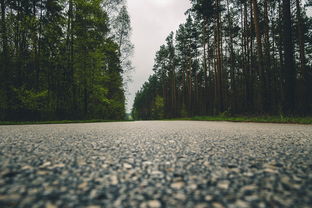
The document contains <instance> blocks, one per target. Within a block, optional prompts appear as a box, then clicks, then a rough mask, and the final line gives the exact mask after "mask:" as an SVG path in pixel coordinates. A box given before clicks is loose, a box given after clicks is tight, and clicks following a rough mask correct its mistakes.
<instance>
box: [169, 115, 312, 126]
mask: <svg viewBox="0 0 312 208" xmlns="http://www.w3.org/2000/svg"><path fill="white" fill-rule="evenodd" d="M173 120H192V121H229V122H254V123H288V124H312V117H283V116H237V117H227V116H195V117H192V118H179V119H173Z"/></svg>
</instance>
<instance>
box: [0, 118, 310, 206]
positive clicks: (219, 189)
mask: <svg viewBox="0 0 312 208" xmlns="http://www.w3.org/2000/svg"><path fill="white" fill-rule="evenodd" d="M311 206H312V126H311V125H280V124H253V123H227V122H196V121H177V122H175V121H168V122H166V121H154V122H124V123H96V124H66V125H33V126H0V207H1V208H3V207H45V208H55V207H88V208H98V207H139V208H145V207H146V208H148V207H150V208H158V207H190V208H191V207H195V208H204V207H214V208H222V207H242V208H244V207H311Z"/></svg>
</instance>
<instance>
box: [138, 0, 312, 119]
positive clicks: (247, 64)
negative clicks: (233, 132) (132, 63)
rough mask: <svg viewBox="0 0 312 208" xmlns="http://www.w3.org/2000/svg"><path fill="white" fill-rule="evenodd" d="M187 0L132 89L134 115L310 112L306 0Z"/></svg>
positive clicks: (311, 46)
mask: <svg viewBox="0 0 312 208" xmlns="http://www.w3.org/2000/svg"><path fill="white" fill-rule="evenodd" d="M190 1H191V5H192V6H191V8H190V9H189V10H188V11H187V12H186V17H187V18H186V22H185V23H183V24H181V25H180V27H179V29H178V30H177V31H176V32H172V33H170V34H169V35H168V37H167V39H166V41H165V43H164V44H163V45H162V46H160V49H159V50H158V52H157V53H156V56H155V64H154V67H153V71H154V74H153V75H151V76H150V78H149V80H148V81H147V82H146V83H145V84H144V85H143V86H142V88H141V90H139V91H138V92H137V93H136V97H135V101H134V105H133V110H132V114H133V117H134V118H136V119H163V118H179V117H192V116H203V115H204V116H208V115H220V114H222V115H255V116H257V115H287V116H311V115H312V96H311V91H312V61H311V60H312V17H311V16H308V15H307V10H308V9H309V8H310V7H311V6H312V1H301V0H274V1H273V0H240V1H236V0H235V1H234V0H190ZM310 9H311V8H310Z"/></svg>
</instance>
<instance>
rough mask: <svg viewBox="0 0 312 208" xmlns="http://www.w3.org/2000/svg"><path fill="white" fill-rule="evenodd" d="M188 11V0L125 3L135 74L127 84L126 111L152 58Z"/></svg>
mask: <svg viewBox="0 0 312 208" xmlns="http://www.w3.org/2000/svg"><path fill="white" fill-rule="evenodd" d="M189 8H190V3H189V0H128V11H129V14H130V17H131V24H132V29H133V31H132V37H131V39H132V43H133V44H134V46H135V50H134V55H133V58H132V62H133V66H134V67H135V71H134V72H133V74H132V79H133V82H132V83H130V84H129V93H130V94H129V95H128V96H127V100H128V105H127V112H130V110H131V109H132V104H133V100H134V96H135V93H136V92H137V91H138V90H139V89H140V88H141V86H142V85H143V83H144V82H145V81H147V79H148V77H149V76H150V75H151V74H152V73H153V71H152V68H153V65H154V57H155V53H156V51H157V50H158V49H159V47H160V46H161V45H162V44H164V43H165V39H166V37H167V36H168V35H169V33H170V32H171V31H176V30H177V29H178V27H179V25H180V24H181V23H183V22H184V21H185V19H186V18H185V16H184V12H185V11H186V10H187V9H189Z"/></svg>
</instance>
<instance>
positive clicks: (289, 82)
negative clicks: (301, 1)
mask: <svg viewBox="0 0 312 208" xmlns="http://www.w3.org/2000/svg"><path fill="white" fill-rule="evenodd" d="M291 26H292V19H291V12H290V0H283V31H284V60H285V65H284V80H285V85H284V112H285V113H286V114H288V115H292V114H293V113H294V111H295V85H296V71H295V66H294V45H293V37H292V28H291Z"/></svg>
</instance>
